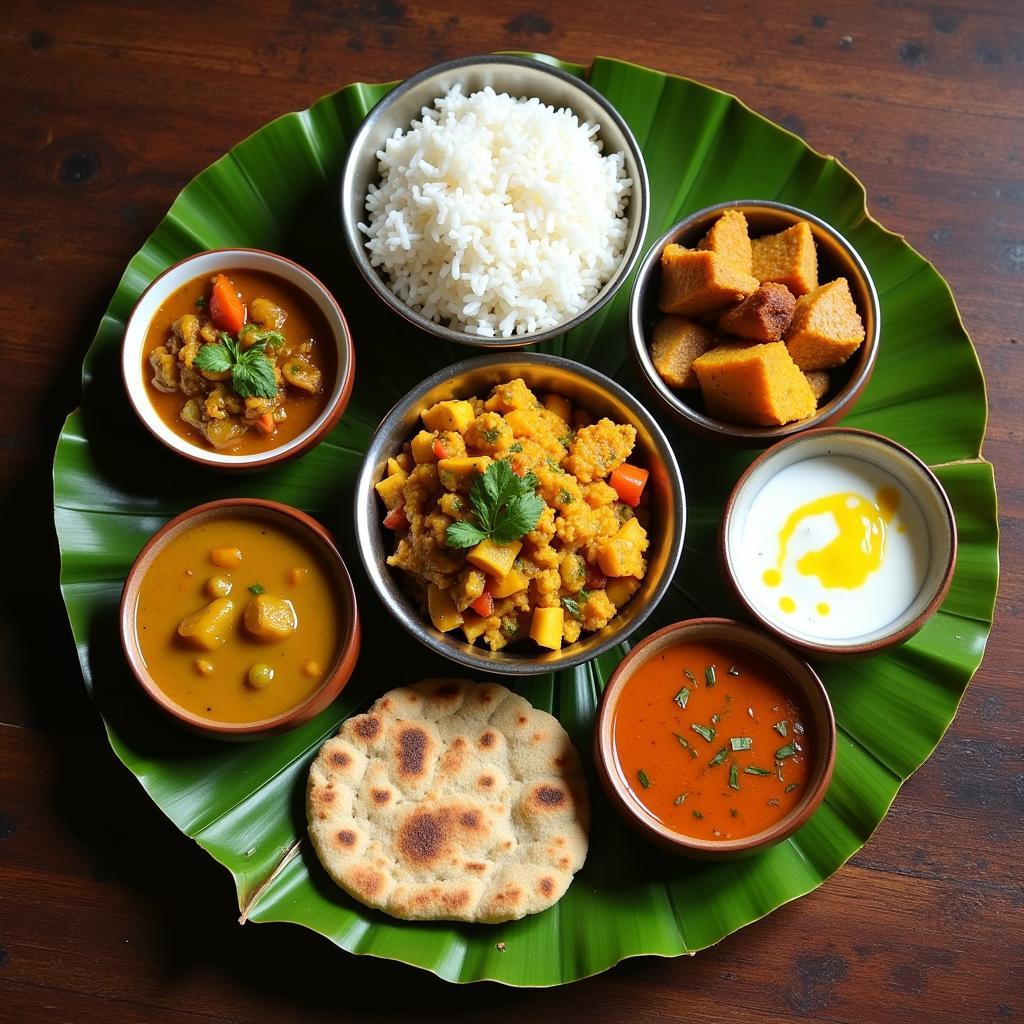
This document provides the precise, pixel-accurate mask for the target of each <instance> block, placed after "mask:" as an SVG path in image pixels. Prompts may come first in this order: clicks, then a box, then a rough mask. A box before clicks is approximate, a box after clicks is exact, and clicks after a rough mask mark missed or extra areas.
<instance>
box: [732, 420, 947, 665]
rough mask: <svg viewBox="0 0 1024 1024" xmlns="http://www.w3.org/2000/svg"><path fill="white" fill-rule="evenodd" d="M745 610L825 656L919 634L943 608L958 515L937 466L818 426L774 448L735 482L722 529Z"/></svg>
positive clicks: (878, 439) (881, 441) (866, 435)
mask: <svg viewBox="0 0 1024 1024" xmlns="http://www.w3.org/2000/svg"><path fill="white" fill-rule="evenodd" d="M720 548H721V556H722V562H723V565H724V568H725V573H726V577H727V579H728V580H729V582H730V584H731V585H732V588H733V590H734V591H735V593H736V596H737V597H738V598H739V600H740V603H741V604H742V605H743V606H744V607H745V608H746V610H747V612H748V613H749V614H750V615H751V616H752V617H753V618H754V619H755V620H756V621H757V622H759V623H760V624H761V625H762V626H763V627H764V628H765V629H768V630H769V631H771V632H772V633H774V634H775V635H776V636H778V637H779V638H780V639H782V640H784V641H785V642H786V643H789V644H792V645H793V646H795V647H798V648H800V649H802V650H804V651H807V652H810V653H814V654H817V655H819V656H823V657H841V656H849V655H866V654H874V653H876V652H878V651H880V650H883V649H885V648H887V647H891V646H893V645H895V644H900V643H903V642H905V641H906V640H909V639H910V637H912V636H913V635H914V634H915V633H916V632H917V631H918V630H919V629H920V628H921V627H922V626H923V625H924V624H925V622H927V621H928V619H929V618H930V617H931V616H932V615H933V614H934V613H935V611H936V610H937V609H938V607H939V606H940V605H941V604H942V601H943V598H944V597H945V596H946V592H947V590H948V589H949V584H950V581H951V580H952V578H953V570H954V567H955V565H956V548H957V538H956V522H955V520H954V518H953V509H952V507H951V506H950V503H949V498H948V497H947V496H946V492H945V491H944V490H943V488H942V485H941V484H940V483H939V481H938V480H937V479H936V477H935V474H934V473H932V471H931V470H930V469H929V468H928V467H927V466H926V465H925V464H924V463H923V462H922V461H921V460H920V459H919V458H918V457H917V456H916V455H914V454H913V453H912V452H910V451H908V450H907V449H906V448H903V447H902V446H901V445H899V444H897V443H896V442H895V441H891V440H889V439H888V438H886V437H882V436H881V435H880V434H873V433H870V432H868V431H864V430H849V429H819V430H809V431H807V432H806V433H803V434H800V435H797V436H795V437H792V438H790V439H788V440H785V441H782V442H780V443H779V444H777V445H775V446H774V447H772V448H770V449H768V450H767V451H766V452H765V453H764V454H763V455H761V456H760V457H759V458H757V459H755V460H754V462H752V463H751V465H750V466H749V467H748V469H747V471H746V472H745V473H744V474H743V476H741V477H740V479H739V480H738V481H737V483H736V486H735V487H734V488H733V491H732V494H731V495H730V496H729V501H728V503H727V504H726V509H725V515H724V517H723V519H722V526H721V533H720Z"/></svg>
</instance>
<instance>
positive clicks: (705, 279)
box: [658, 243, 758, 316]
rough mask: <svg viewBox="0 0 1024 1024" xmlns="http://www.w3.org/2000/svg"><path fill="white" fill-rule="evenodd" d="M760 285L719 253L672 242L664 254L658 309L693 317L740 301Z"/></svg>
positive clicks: (662, 257) (662, 256)
mask: <svg viewBox="0 0 1024 1024" xmlns="http://www.w3.org/2000/svg"><path fill="white" fill-rule="evenodd" d="M757 285H758V281H757V279H756V278H755V277H752V276H751V275H750V274H745V273H743V271H742V270H737V269H736V268H735V267H734V266H733V265H732V264H731V263H729V262H728V261H727V260H724V259H723V258H722V257H721V256H719V254H718V253H715V252H710V251H709V250H707V249H684V248H683V246H681V245H675V244H674V243H669V244H668V245H666V246H665V248H664V250H663V251H662V253H661V294H660V296H659V299H658V309H660V310H661V311H662V312H663V313H676V314H678V315H679V316H694V315H696V314H697V313H706V312H707V311H708V310H711V309H721V308H722V307H723V306H728V305H731V304H732V303H734V302H739V301H740V299H745V298H746V297H747V296H748V295H749V294H750V293H751V292H752V291H754V289H755V288H757Z"/></svg>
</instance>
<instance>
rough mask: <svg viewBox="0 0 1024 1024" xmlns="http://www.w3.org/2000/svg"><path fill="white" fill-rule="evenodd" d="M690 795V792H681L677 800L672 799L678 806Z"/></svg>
mask: <svg viewBox="0 0 1024 1024" xmlns="http://www.w3.org/2000/svg"><path fill="white" fill-rule="evenodd" d="M688 795H689V794H687V793H680V794H679V796H677V797H676V798H675V800H673V801H672V803H674V804H675V805H676V807H678V806H679V805H680V804H681V803H683V802H685V800H686V797H687V796H688Z"/></svg>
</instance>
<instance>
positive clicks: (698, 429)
mask: <svg viewBox="0 0 1024 1024" xmlns="http://www.w3.org/2000/svg"><path fill="white" fill-rule="evenodd" d="M726 210H739V211H740V212H741V213H742V214H743V215H744V216H745V217H746V218H747V223H748V224H749V225H750V234H751V236H752V237H754V238H757V237H759V236H760V235H767V234H773V233H774V232H776V231H782V230H784V229H785V228H788V227H791V226H792V225H793V224H796V223H797V222H798V221H801V220H805V221H807V223H808V224H810V226H811V233H812V234H813V235H814V241H815V244H816V245H817V247H818V279H819V280H820V281H831V280H833V279H835V278H836V277H839V276H843V277H845V278H846V279H847V280H848V281H849V283H850V293H851V294H852V295H853V301H854V303H855V304H856V306H857V310H858V312H859V313H860V316H861V319H862V320H863V321H864V335H865V336H864V342H863V343H862V344H861V346H860V348H859V349H857V351H856V352H855V353H854V354H853V356H851V358H850V359H849V361H848V362H847V363H846V365H845V366H843V367H840V368H839V369H838V370H837V371H836V372H837V374H839V375H842V376H841V379H840V383H839V385H838V387H835V388H834V390H833V393H832V397H831V398H829V400H828V401H827V402H826V403H825V404H824V405H822V406H821V407H820V408H819V409H818V411H817V412H816V413H815V414H814V415H813V416H811V417H809V418H808V419H806V420H798V421H797V422H795V423H786V424H783V425H782V426H780V427H751V426H745V425H743V424H738V423H727V422H725V421H724V420H719V419H715V418H714V417H713V416H708V415H707V413H705V412H704V410H703V408H702V406H701V402H700V392H699V391H675V390H673V389H672V388H670V387H669V386H668V385H667V384H666V383H665V382H664V381H663V380H662V379H661V377H660V376H659V375H658V371H657V370H656V369H655V368H654V363H653V362H652V361H651V353H650V337H651V331H652V330H653V328H654V323H655V321H656V320H657V318H658V316H659V313H658V288H659V284H660V278H661V265H660V261H661V252H662V250H663V249H664V248H665V246H666V245H668V244H669V243H670V242H676V243H677V244H679V245H684V246H687V247H691V246H694V245H696V244H697V242H698V241H699V240H700V239H701V238H702V237H703V235H704V234H705V232H707V230H708V228H710V227H711V225H712V224H713V223H714V222H715V221H716V220H717V219H718V218H719V217H720V216H721V214H723V213H724V212H725V211H726ZM881 322H882V313H881V307H880V306H879V303H878V293H877V292H876V291H875V285H874V282H873V281H872V279H871V274H870V273H868V268H867V267H866V266H865V264H864V261H863V260H862V259H861V258H860V254H859V253H858V252H857V250H856V249H854V247H853V246H852V245H851V244H850V243H849V242H848V241H847V240H846V239H845V238H844V237H843V236H842V235H841V234H840V233H839V232H838V231H836V229H835V228H834V227H832V225H831V224H828V223H827V222H826V221H823V220H822V219H821V218H820V217H816V216H815V215H814V214H813V213H808V212H807V211H806V210H801V209H798V208H797V207H795V206H787V205H786V204H785V203H776V202H773V201H771V200H767V199H734V200H731V201H730V202H727V203H716V204H715V205H714V206H707V207H705V208H704V209H703V210H698V211H697V212H696V213H691V214H690V215H689V216H688V217H686V218H685V219H684V220H681V221H679V223H678V224H675V225H673V226H672V227H671V228H669V230H668V231H666V232H665V234H663V235H662V236H661V238H659V239H658V240H657V241H656V242H655V243H654V245H653V246H652V247H651V249H650V251H649V252H648V253H647V255H646V256H645V257H644V259H643V262H642V263H641V264H640V269H639V270H638V271H637V275H636V280H635V281H634V282H633V291H632V293H631V294H630V298H629V335H630V344H631V346H632V349H633V359H634V361H635V362H636V365H637V367H638V368H639V370H640V373H641V375H642V376H643V378H644V381H645V382H646V384H647V386H648V387H649V389H650V390H651V392H652V394H653V395H654V397H655V398H656V399H657V401H658V402H659V404H660V405H661V406H662V407H663V408H664V409H665V411H666V412H668V413H669V415H671V416H673V417H674V418H675V419H676V420H678V421H679V422H680V423H681V424H682V425H683V426H684V427H686V428H687V430H689V431H690V432H691V433H693V434H695V435H696V436H697V437H700V438H702V439H704V440H707V441H713V442H716V443H719V444H725V445H731V446H733V447H736V448H767V447H768V446H769V445H772V444H775V442H776V441H781V440H782V439H783V438H786V437H792V436H793V435H794V434H799V433H802V432H803V431H805V430H810V429H811V428H813V427H826V426H831V425H832V424H834V423H837V422H838V421H839V420H840V419H842V418H843V416H845V415H846V414H847V413H848V412H849V411H850V410H851V409H852V408H853V406H854V403H855V402H856V401H857V399H858V398H859V397H860V395H861V393H862V392H863V390H864V389H865V388H866V387H867V385H868V381H869V380H870V379H871V374H872V372H873V371H874V368H875V360H876V358H877V356H878V343H879V337H880V331H881Z"/></svg>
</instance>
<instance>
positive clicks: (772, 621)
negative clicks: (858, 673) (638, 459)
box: [719, 428, 957, 658]
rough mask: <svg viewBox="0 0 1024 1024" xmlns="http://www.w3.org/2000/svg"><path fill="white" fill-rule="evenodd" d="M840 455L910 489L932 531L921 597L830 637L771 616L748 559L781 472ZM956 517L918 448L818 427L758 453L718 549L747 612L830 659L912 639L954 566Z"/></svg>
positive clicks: (729, 508) (728, 513)
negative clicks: (750, 535) (756, 509)
mask: <svg viewBox="0 0 1024 1024" xmlns="http://www.w3.org/2000/svg"><path fill="white" fill-rule="evenodd" d="M822 456H837V457H841V458H843V457H845V458H852V459H860V460H864V461H865V462H867V463H868V464H869V465H871V466H877V467H878V468H880V469H882V470H885V471H886V472H887V473H889V474H890V475H891V476H892V477H895V479H896V480H897V481H898V482H899V483H900V484H902V485H903V486H904V487H905V488H906V489H907V490H908V491H909V493H910V496H911V498H912V499H913V500H914V502H915V503H916V505H917V507H918V509H919V510H920V512H921V517H922V520H923V523H924V527H925V529H926V530H927V534H928V554H927V560H926V567H925V570H924V573H923V576H924V582H923V583H922V585H921V588H920V589H919V590H918V592H917V595H916V596H915V597H914V599H913V600H912V601H911V603H910V604H909V605H908V607H907V608H906V609H905V611H904V612H903V613H902V614H901V615H898V616H897V617H896V618H895V619H893V621H892V622H890V623H888V624H887V625H885V626H883V627H881V628H878V629H875V630H874V631H872V632H870V633H866V634H864V635H861V636H855V637H851V638H847V639H842V640H824V639H822V638H820V637H815V636H814V635H813V634H810V633H807V632H803V631H802V630H800V629H799V628H798V627H797V626H796V625H786V624H784V621H785V620H784V619H783V617H781V616H779V615H776V614H775V613H774V612H771V614H769V611H768V609H767V608H766V606H765V604H764V602H763V601H758V599H757V596H756V594H755V591H754V589H753V588H752V586H751V584H750V582H749V579H750V577H749V576H748V577H747V581H746V582H745V581H744V576H743V572H742V567H743V564H744V562H745V561H746V562H747V563H748V564H749V559H750V556H751V552H750V548H749V543H748V542H746V541H745V539H744V526H745V523H746V521H747V516H748V515H749V512H750V508H751V505H752V503H753V501H754V499H755V498H756V496H757V495H758V493H759V492H760V491H761V488H762V487H764V486H765V484H766V483H768V481H769V480H771V479H772V477H774V476H775V475H776V474H777V473H779V472H781V471H782V470H783V469H785V468H786V467H787V466H792V465H794V464H795V463H798V462H802V461H803V460H805V459H811V458H817V457H822ZM956 549H957V537H956V520H955V519H954V517H953V509H952V506H951V505H950V503H949V498H948V497H947V496H946V492H945V491H944V490H943V488H942V484H940V483H939V481H938V480H937V479H936V477H935V474H934V473H933V472H932V471H931V470H930V469H929V468H928V467H927V466H926V465H925V464H924V463H923V462H922V461H921V460H920V459H919V458H918V457H917V456H916V455H914V454H913V453H912V452H909V451H908V450H907V449H906V448H904V447H903V446H902V445H899V444H897V443H896V442H895V441H891V440H889V438H887V437H882V436H881V435H880V434H873V433H870V432H869V431H866V430H851V429H844V428H838V429H831V430H830V429H820V430H811V431H807V432H805V433H802V434H800V435H798V436H796V437H792V438H789V439H788V440H786V441H782V442H780V443H779V444H777V445H775V446H774V447H773V448H770V449H768V451H766V452H764V453H763V454H762V455H760V456H759V457H758V458H756V459H755V460H754V461H753V462H752V463H751V464H750V466H749V467H748V468H747V470H746V472H745V473H744V474H743V475H742V476H741V477H740V478H739V480H738V481H737V482H736V485H735V486H734V487H733V490H732V493H731V494H730V495H729V499H728V501H727V503H726V506H725V514H724V516H723V518H722V522H721V529H720V532H719V552H720V555H721V562H722V565H723V567H724V571H725V575H726V578H727V579H728V581H729V584H730V586H731V587H732V590H733V592H734V593H735V594H736V596H737V598H738V599H739V601H740V603H741V604H742V605H743V607H744V608H745V609H746V611H747V613H748V614H749V615H750V616H751V618H752V619H754V620H755V621H756V622H757V623H758V624H759V625H761V626H762V627H764V628H765V629H767V630H769V631H770V632H772V633H774V634H775V636H777V637H779V639H781V640H783V641H784V642H785V643H787V644H791V645H793V646H794V647H798V648H800V649H801V650H803V651H807V652H808V653H811V654H815V655H818V656H819V657H824V658H841V657H849V656H860V655H868V654H877V653H878V652H879V651H882V650H885V649H886V648H888V647H892V646H894V645H896V644H901V643H904V642H906V641H907V640H909V639H910V638H911V637H912V636H913V635H914V634H915V633H916V632H917V631H918V630H919V629H920V628H921V627H922V626H923V625H924V624H925V623H926V622H927V621H928V619H930V618H931V616H932V615H934V614H935V612H936V611H937V610H938V608H939V606H940V605H941V604H942V601H943V598H945V596H946V592H947V591H948V590H949V585H950V582H951V581H952V579H953V570H954V569H955V567H956Z"/></svg>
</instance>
